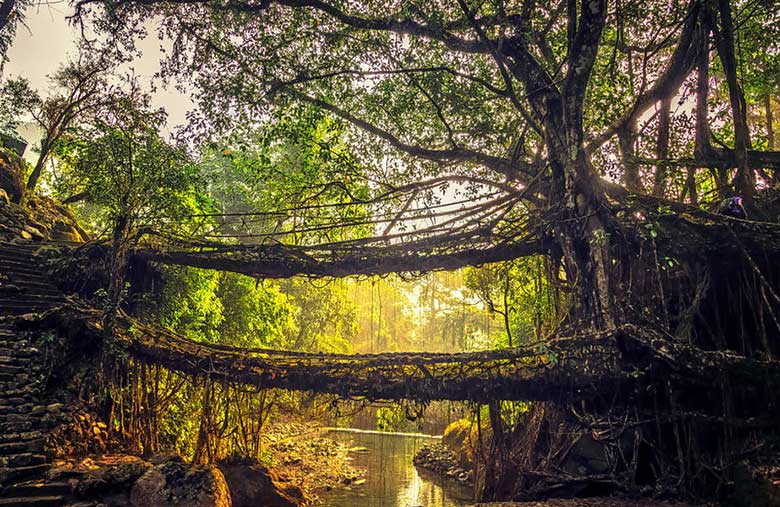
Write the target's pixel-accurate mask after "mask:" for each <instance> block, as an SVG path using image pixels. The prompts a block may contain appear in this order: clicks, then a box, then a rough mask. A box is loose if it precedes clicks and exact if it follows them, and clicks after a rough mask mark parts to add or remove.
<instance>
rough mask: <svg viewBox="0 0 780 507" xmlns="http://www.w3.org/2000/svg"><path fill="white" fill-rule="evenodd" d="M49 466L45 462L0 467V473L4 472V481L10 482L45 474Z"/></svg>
mask: <svg viewBox="0 0 780 507" xmlns="http://www.w3.org/2000/svg"><path fill="white" fill-rule="evenodd" d="M49 468H50V467H49V465H47V464H45V463H44V464H40V465H31V466H28V467H13V468H5V469H2V468H0V474H2V473H3V472H5V477H6V483H8V484H10V483H13V482H21V481H23V480H28V479H32V478H33V477H40V476H42V475H43V474H45V473H46V471H47V470H48V469H49Z"/></svg>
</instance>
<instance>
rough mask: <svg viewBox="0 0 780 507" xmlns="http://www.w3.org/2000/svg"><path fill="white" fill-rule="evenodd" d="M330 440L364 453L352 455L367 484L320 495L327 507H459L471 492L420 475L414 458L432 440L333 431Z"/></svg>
mask: <svg viewBox="0 0 780 507" xmlns="http://www.w3.org/2000/svg"><path fill="white" fill-rule="evenodd" d="M328 437H329V438H332V439H334V440H337V441H339V442H343V443H344V444H346V445H348V446H350V447H353V448H361V449H363V450H361V451H357V452H352V453H351V454H350V455H351V456H352V457H353V458H354V461H353V463H354V465H355V466H356V467H357V468H361V469H364V470H365V471H366V476H365V478H366V482H365V483H364V484H361V485H358V486H352V487H350V488H349V489H342V488H338V489H335V490H333V491H330V492H328V493H325V494H323V495H321V498H322V503H323V505H325V506H326V507H418V506H422V507H459V506H464V505H468V504H470V503H471V502H470V500H472V498H471V494H470V493H471V492H470V491H467V490H465V489H464V488H462V487H461V488H459V487H451V486H450V487H446V488H445V487H442V484H443V481H442V480H441V479H440V478H438V477H433V476H431V475H430V474H428V473H425V472H422V473H421V472H420V471H418V470H417V468H416V467H415V466H414V464H413V463H412V459H413V458H414V454H415V453H416V452H417V450H418V449H419V448H420V447H422V446H423V445H424V444H425V443H426V442H433V441H434V440H433V438H432V437H429V436H424V435H411V434H399V433H378V432H364V431H348V430H347V431H342V430H334V431H331V432H329V433H328Z"/></svg>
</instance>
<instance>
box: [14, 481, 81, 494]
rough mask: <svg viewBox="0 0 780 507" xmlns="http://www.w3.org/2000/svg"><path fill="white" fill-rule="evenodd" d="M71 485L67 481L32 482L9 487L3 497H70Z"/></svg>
mask: <svg viewBox="0 0 780 507" xmlns="http://www.w3.org/2000/svg"><path fill="white" fill-rule="evenodd" d="M69 494H70V484H68V483H67V482H65V481H51V482H47V481H30V482H24V483H21V484H14V485H13V486H9V487H8V488H6V489H5V491H3V495H5V496H7V497H23V498H24V497H26V498H33V497H41V496H56V495H69Z"/></svg>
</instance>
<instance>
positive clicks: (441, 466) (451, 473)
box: [414, 443, 473, 485]
mask: <svg viewBox="0 0 780 507" xmlns="http://www.w3.org/2000/svg"><path fill="white" fill-rule="evenodd" d="M414 464H415V465H416V466H418V467H420V468H423V469H425V470H428V471H430V472H433V473H436V474H439V475H441V476H444V477H445V478H447V479H450V480H453V481H457V482H458V483H460V484H463V485H471V484H472V482H473V472H472V471H471V470H467V469H464V468H461V466H460V465H459V464H458V461H457V459H456V457H455V453H453V452H452V451H451V450H450V449H449V448H447V447H446V446H444V445H442V444H438V443H435V444H425V445H424V446H423V447H421V448H420V450H419V451H417V454H415V456H414Z"/></svg>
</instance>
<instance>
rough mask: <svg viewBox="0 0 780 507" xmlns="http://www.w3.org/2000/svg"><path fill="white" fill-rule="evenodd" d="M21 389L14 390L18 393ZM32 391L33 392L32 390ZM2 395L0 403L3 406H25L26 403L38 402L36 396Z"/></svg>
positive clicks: (0, 436)
mask: <svg viewBox="0 0 780 507" xmlns="http://www.w3.org/2000/svg"><path fill="white" fill-rule="evenodd" d="M18 390H19V389H14V391H18ZM30 391H31V390H30ZM4 394H5V393H3V395H0V403H2V404H3V405H24V404H26V403H35V402H36V401H37V400H36V399H35V397H34V396H32V395H31V394H23V395H19V396H17V397H10V396H7V395H5V396H4ZM0 439H2V435H0Z"/></svg>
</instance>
